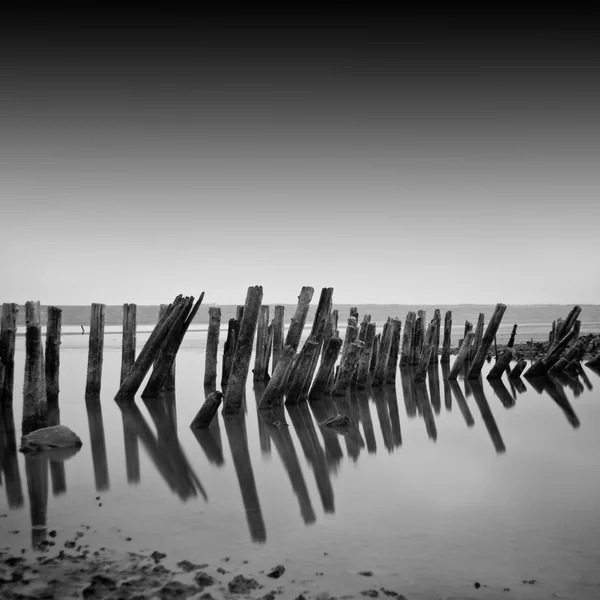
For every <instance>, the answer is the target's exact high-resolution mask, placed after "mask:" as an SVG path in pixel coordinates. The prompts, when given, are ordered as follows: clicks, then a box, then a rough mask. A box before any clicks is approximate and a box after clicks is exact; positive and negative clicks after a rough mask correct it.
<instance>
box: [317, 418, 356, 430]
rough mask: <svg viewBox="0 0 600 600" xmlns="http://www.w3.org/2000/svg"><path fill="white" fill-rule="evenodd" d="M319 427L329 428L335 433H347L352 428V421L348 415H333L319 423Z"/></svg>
mask: <svg viewBox="0 0 600 600" xmlns="http://www.w3.org/2000/svg"><path fill="white" fill-rule="evenodd" d="M319 425H320V426H321V427H330V428H331V429H333V430H335V431H342V432H347V431H348V430H349V429H350V428H351V427H352V421H351V419H350V417H349V416H348V415H343V414H339V415H334V416H333V417H329V418H328V419H325V420H324V421H321V422H320V423H319Z"/></svg>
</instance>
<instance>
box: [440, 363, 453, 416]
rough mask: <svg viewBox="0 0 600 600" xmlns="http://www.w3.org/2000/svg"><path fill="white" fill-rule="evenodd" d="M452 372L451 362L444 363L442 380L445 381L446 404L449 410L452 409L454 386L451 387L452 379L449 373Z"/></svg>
mask: <svg viewBox="0 0 600 600" xmlns="http://www.w3.org/2000/svg"><path fill="white" fill-rule="evenodd" d="M449 374H450V363H449V362H443V363H442V380H443V382H444V406H445V407H446V410H447V411H451V410H452V388H451V387H450V381H449V379H448V375H449Z"/></svg>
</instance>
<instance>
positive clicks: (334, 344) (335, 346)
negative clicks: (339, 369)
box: [308, 337, 342, 401]
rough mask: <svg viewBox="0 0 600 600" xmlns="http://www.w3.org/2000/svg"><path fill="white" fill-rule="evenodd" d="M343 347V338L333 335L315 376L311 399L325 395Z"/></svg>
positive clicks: (310, 393) (309, 395) (309, 396)
mask: <svg viewBox="0 0 600 600" xmlns="http://www.w3.org/2000/svg"><path fill="white" fill-rule="evenodd" d="M341 347H342V340H341V339H340V338H338V337H332V338H330V339H329V342H328V343H327V347H326V348H325V352H324V354H323V358H322V359H321V364H320V366H319V370H318V371H317V375H316V376H315V380H314V381H313V384H312V387H311V388H310V392H309V394H308V398H309V400H311V401H312V400H318V399H319V398H321V397H322V396H324V395H325V393H326V391H327V384H328V383H329V378H330V377H331V374H332V372H333V370H334V367H335V363H336V361H337V358H338V355H339V353H340V348H341Z"/></svg>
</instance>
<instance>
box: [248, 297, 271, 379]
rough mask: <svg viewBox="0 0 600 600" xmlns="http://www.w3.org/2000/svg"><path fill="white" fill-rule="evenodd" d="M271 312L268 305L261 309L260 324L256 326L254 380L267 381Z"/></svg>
mask: <svg viewBox="0 0 600 600" xmlns="http://www.w3.org/2000/svg"><path fill="white" fill-rule="evenodd" d="M269 311H270V307H269V306H268V305H266V304H265V305H263V306H261V307H260V313H259V315H258V323H257V325H256V352H255V353H254V369H253V374H254V375H253V378H252V379H253V380H254V381H265V380H266V377H267V368H268V363H269V356H267V345H268V339H269Z"/></svg>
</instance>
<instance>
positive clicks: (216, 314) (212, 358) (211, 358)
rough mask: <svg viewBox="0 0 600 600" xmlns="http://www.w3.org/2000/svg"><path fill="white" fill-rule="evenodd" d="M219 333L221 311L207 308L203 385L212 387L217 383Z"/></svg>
mask: <svg viewBox="0 0 600 600" xmlns="http://www.w3.org/2000/svg"><path fill="white" fill-rule="evenodd" d="M220 331H221V309H220V308H219V307H218V306H209V307H208V332H207V334H206V354H205V358H204V385H214V384H215V383H216V381H217V352H218V350H219V333H220Z"/></svg>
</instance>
